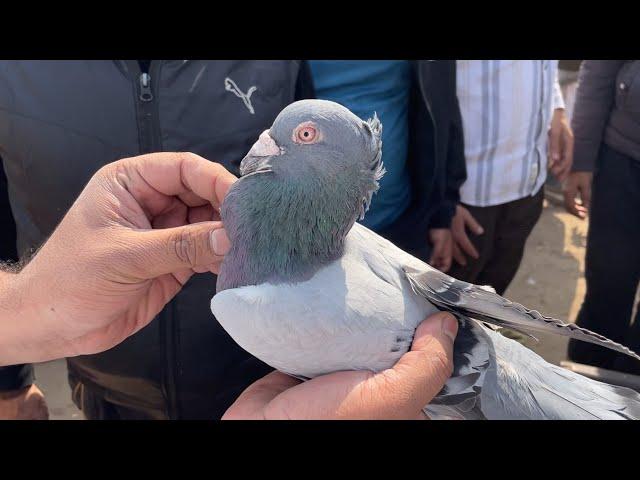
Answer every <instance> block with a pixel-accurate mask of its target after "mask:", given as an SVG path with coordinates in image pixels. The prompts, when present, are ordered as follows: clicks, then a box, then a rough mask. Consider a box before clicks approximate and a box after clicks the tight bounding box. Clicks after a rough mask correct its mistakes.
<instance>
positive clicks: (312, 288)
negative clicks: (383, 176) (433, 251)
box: [211, 224, 640, 419]
mask: <svg viewBox="0 0 640 480" xmlns="http://www.w3.org/2000/svg"><path fill="white" fill-rule="evenodd" d="M407 267H410V268H413V269H415V270H418V271H433V272H436V274H439V275H443V274H441V273H439V272H437V271H435V270H433V269H432V268H431V267H429V266H428V265H427V264H425V263H423V262H421V261H420V260H418V259H416V258H415V257H412V256H411V255H409V254H407V253H405V252H404V251H402V250H400V249H398V248H397V247H395V246H394V245H393V244H391V243H390V242H388V241H386V240H384V239H383V238H381V237H380V236H378V235H376V234H375V233H373V232H371V231H370V230H368V229H366V228H365V227H363V226H361V225H359V224H355V225H354V226H353V228H352V229H351V231H350V232H349V234H348V235H347V237H346V241H345V247H344V253H343V255H342V257H341V258H340V259H338V260H335V261H333V262H331V263H329V264H328V265H327V266H325V267H323V268H321V269H319V270H318V271H317V272H316V273H315V274H314V275H313V276H312V277H311V278H310V279H308V280H304V281H300V282H296V283H279V284H272V283H264V284H261V285H255V286H244V287H240V288H233V289H228V290H224V291H222V292H220V293H219V294H217V295H216V296H215V297H214V298H213V300H212V302H211V308H212V311H213V313H214V314H215V316H216V318H217V319H218V320H219V321H220V323H221V324H222V326H223V327H224V328H225V330H226V331H227V332H228V333H229V335H231V337H232V338H233V339H234V340H235V341H236V342H237V343H238V344H239V345H240V346H241V347H242V348H244V349H245V350H247V351H248V352H249V353H251V354H252V355H254V356H256V357H257V358H259V359H261V360H262V361H264V362H265V363H267V364H269V365H271V366H273V367H274V368H277V369H278V370H280V371H283V372H285V373H288V374H290V375H293V376H296V377H300V378H313V377H315V376H318V375H322V374H326V373H330V372H335V371H339V370H363V369H364V370H373V371H380V370H384V369H386V368H390V367H392V366H393V365H394V364H395V363H396V362H397V361H398V359H399V358H400V357H401V356H402V355H403V354H404V353H406V352H407V350H408V349H409V348H410V346H411V342H412V340H413V334H414V331H415V329H416V327H417V326H418V324H419V323H420V322H421V321H422V320H424V319H425V318H426V317H427V316H429V315H431V314H432V313H435V312H436V311H438V310H439V309H438V308H437V307H435V306H434V305H433V304H432V303H431V302H429V301H428V300H427V299H426V298H424V297H423V296H421V295H419V294H417V293H415V292H414V290H413V288H412V286H411V284H410V282H409V280H408V279H407V277H406V275H405V273H404V271H403V269H405V268H407ZM443 276H444V275H443ZM474 344H475V345H474ZM472 345H473V346H474V347H475V348H469V347H470V346H472ZM471 352H473V354H474V356H473V355H472V356H471V358H469V357H470V356H469V354H470V353H471ZM455 356H456V360H457V361H456V360H454V364H456V371H455V372H454V375H453V376H452V378H451V380H449V382H448V384H447V386H446V387H445V389H444V391H443V392H442V394H441V395H440V396H438V397H436V398H435V399H434V402H433V405H431V406H429V407H427V408H426V411H427V412H428V413H429V414H430V415H431V416H432V417H435V418H488V419H563V418H566V419H596V418H602V419H615V418H619V419H622V418H628V417H631V418H640V395H638V394H637V393H635V392H633V391H632V390H628V389H624V388H619V387H611V386H609V385H606V384H603V383H600V382H596V381H593V380H589V379H587V378H585V377H582V376H580V375H578V374H575V373H573V372H569V371H567V370H564V369H562V368H560V367H556V366H554V365H550V364H549V363H547V362H546V361H545V360H544V359H542V358H541V357H540V356H538V355H537V354H535V353H534V352H532V351H531V350H529V349H528V348H526V347H524V346H522V345H521V344H519V343H517V342H515V341H513V340H510V339H508V338H505V337H503V336H502V335H500V334H499V333H496V332H495V331H493V330H491V329H489V328H487V327H485V326H482V325H481V324H480V323H479V322H476V321H475V320H470V319H466V320H465V321H464V322H463V324H462V325H461V328H460V330H459V333H458V339H457V340H456V353H455ZM469 365H472V366H473V367H471V368H469Z"/></svg>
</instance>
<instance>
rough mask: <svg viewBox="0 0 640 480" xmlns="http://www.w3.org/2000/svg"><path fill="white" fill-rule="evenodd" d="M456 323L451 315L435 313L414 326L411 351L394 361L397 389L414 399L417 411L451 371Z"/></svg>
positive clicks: (443, 382) (442, 383) (438, 390)
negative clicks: (397, 380) (414, 331)
mask: <svg viewBox="0 0 640 480" xmlns="http://www.w3.org/2000/svg"><path fill="white" fill-rule="evenodd" d="M457 333H458V322H457V320H456V319H455V317H454V316H453V315H451V314H450V313H446V312H439V313H436V314H434V315H432V316H431V317H429V318H428V319H427V320H425V321H424V322H422V323H421V324H420V325H419V326H418V328H417V329H416V333H415V336H414V339H413V344H412V346H411V351H409V352H407V353H405V354H404V355H403V356H402V357H401V358H400V360H398V362H397V363H396V364H395V366H394V367H393V370H395V371H396V372H397V378H398V379H399V382H398V383H400V385H396V388H398V390H400V391H403V392H405V393H406V395H407V398H410V399H412V401H413V402H415V405H414V406H415V408H417V411H419V410H421V409H422V407H424V406H425V405H427V404H428V403H429V402H430V401H431V399H433V397H435V396H436V395H437V394H438V392H440V390H441V389H442V387H443V386H444V384H445V382H446V381H447V380H448V379H449V377H450V376H451V373H452V371H453V343H454V339H455V337H456V334H457Z"/></svg>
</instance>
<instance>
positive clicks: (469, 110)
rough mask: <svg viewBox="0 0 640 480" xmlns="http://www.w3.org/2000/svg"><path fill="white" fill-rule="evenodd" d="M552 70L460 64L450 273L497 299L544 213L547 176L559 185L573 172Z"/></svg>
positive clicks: (540, 65) (526, 64) (539, 63)
mask: <svg viewBox="0 0 640 480" xmlns="http://www.w3.org/2000/svg"><path fill="white" fill-rule="evenodd" d="M557 63H558V62H557V60H459V61H457V94H458V101H459V103H460V110H461V112H462V120H463V125H464V143H465V157H466V161H467V181H466V182H465V183H464V185H462V188H461V190H460V196H461V203H460V204H459V205H458V207H457V210H456V215H455V217H454V219H453V223H452V234H453V240H454V244H453V256H454V259H455V261H456V263H457V264H454V266H453V267H452V269H451V271H450V274H451V275H452V276H454V277H456V278H458V279H460V280H464V281H468V282H472V283H476V284H480V285H490V286H492V287H493V288H495V289H496V291H497V292H498V293H499V294H500V295H502V294H503V293H504V291H505V290H506V289H507V287H508V286H509V284H510V283H511V281H512V280H513V277H514V276H515V274H516V272H517V271H518V267H519V266H520V262H521V260H522V255H523V253H524V247H525V243H526V241H527V238H528V236H529V234H530V233H531V231H532V230H533V227H534V226H535V224H536V223H537V221H538V219H539V218H540V214H541V213H542V203H543V186H544V183H545V180H546V178H547V169H550V170H551V172H552V173H553V174H554V175H555V176H556V177H557V178H558V179H559V180H563V179H564V178H565V177H566V176H567V174H568V173H569V170H570V168H571V162H572V158H573V153H572V152H573V136H572V133H571V129H570V127H569V124H568V121H567V119H566V116H565V113H564V103H563V99H562V94H561V92H560V87H559V85H558V79H557ZM467 229H469V230H470V232H471V235H468V233H467Z"/></svg>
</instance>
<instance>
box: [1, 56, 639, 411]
mask: <svg viewBox="0 0 640 480" xmlns="http://www.w3.org/2000/svg"><path fill="white" fill-rule="evenodd" d="M0 67H1V68H0V157H1V159H2V163H3V167H4V168H3V169H0V259H1V260H4V261H23V262H24V261H27V260H28V258H29V257H30V256H32V255H33V254H34V252H36V251H37V249H38V247H39V246H40V245H41V244H42V242H43V241H44V240H45V239H46V238H47V236H48V235H49V234H50V233H51V231H52V230H53V229H54V228H55V226H56V224H57V223H58V222H59V221H60V219H61V218H62V216H63V215H64V213H65V212H66V210H67V209H68V208H69V206H70V205H71V203H73V201H74V199H75V197H76V196H77V195H78V194H79V192H80V191H81V189H82V188H83V186H84V184H85V183H86V181H87V180H88V178H89V177H90V176H91V175H92V174H93V173H94V172H95V171H96V170H97V169H99V168H100V167H101V166H102V165H104V164H106V163H109V162H111V161H114V160H117V159H119V158H123V157H127V156H134V155H138V154H141V153H147V152H152V151H160V150H169V151H192V152H195V153H198V154H199V155H201V156H204V157H205V158H208V159H210V160H213V161H218V162H220V163H222V164H223V165H225V167H227V168H228V169H229V170H230V171H232V172H233V173H235V174H236V175H238V174H239V171H238V166H239V163H240V160H241V159H242V157H243V156H244V154H245V153H246V151H247V150H248V149H249V147H250V146H251V145H252V144H253V142H254V141H255V139H256V138H257V137H258V135H259V134H260V133H261V132H262V131H263V130H264V129H266V128H268V127H269V126H270V125H271V123H272V122H273V119H274V118H275V116H276V115H277V114H278V113H279V111H280V110H281V109H282V108H284V107H285V106H286V105H287V104H289V103H291V102H293V101H295V100H299V99H304V98H321V99H328V100H332V101H335V102H338V103H340V104H342V105H344V106H346V107H347V108H349V109H350V110H352V111H353V112H354V113H355V114H356V115H358V116H360V117H361V118H363V119H367V118H370V117H372V116H373V115H374V113H375V114H377V115H378V117H379V118H380V120H381V122H382V124H383V162H384V165H385V168H386V171H387V173H386V175H385V176H384V177H383V178H382V180H381V186H380V190H379V191H378V193H377V194H376V195H375V196H374V198H373V201H372V203H371V207H370V210H369V211H368V212H367V214H366V216H365V218H364V219H363V220H362V223H363V224H364V225H366V226H367V227H369V228H371V229H372V230H374V231H376V232H378V233H379V234H381V235H382V236H384V237H386V238H388V239H389V240H391V241H392V242H394V243H395V244H397V245H398V246H400V247H401V248H403V249H405V250H406V251H408V252H410V253H412V254H413V255H415V256H417V257H419V258H421V259H423V260H424V261H426V262H428V263H430V264H431V265H432V266H434V267H436V268H438V269H440V270H442V271H444V272H448V273H449V274H451V275H452V276H454V277H456V278H458V279H460V280H465V281H469V282H472V283H476V284H480V285H490V286H492V287H493V288H495V289H496V291H497V292H498V293H500V294H503V293H504V292H507V295H506V296H507V297H508V298H512V299H513V300H516V301H519V302H521V303H524V304H526V305H527V306H528V307H531V308H536V309H539V310H541V311H542V312H543V313H546V314H554V315H556V316H559V317H560V318H562V319H563V320H566V321H570V322H577V323H578V324H579V325H581V326H582V327H585V328H589V329H590V330H593V331H595V332H597V333H600V334H602V335H605V336H607V337H609V338H611V339H613V340H614V341H617V342H620V343H623V344H625V345H627V346H629V347H630V348H631V349H633V350H636V351H638V350H640V323H639V322H638V320H639V318H638V316H640V314H638V313H637V305H636V303H637V297H638V284H639V282H640V249H639V248H638V246H640V216H639V214H638V211H640V62H638V61H634V60H626V61H618V60H585V61H580V60H561V61H557V60H458V61H455V60H423V61H404V60H389V61H387V60H376V61H373V60H354V61H346V60H339V61H338V60H310V61H294V60H291V61H288V60H287V61H186V60H125V61H69V62H68V61H27V62H16V61H10V62H1V65H0ZM554 219H555V220H557V219H559V222H560V223H561V225H562V228H563V231H562V233H561V234H557V235H556V234H552V233H550V231H551V230H552V229H553V227H552V225H553V223H554ZM556 223H557V221H556ZM576 243H577V245H578V246H577V247H576ZM549 251H552V252H555V255H556V256H555V257H554V255H553V254H549ZM567 252H569V253H567ZM576 252H577V253H576ZM567 255H570V256H571V258H572V259H573V260H574V262H573V263H569V264H568V265H567V266H563V265H565V264H563V263H562V262H563V258H562V257H563V256H564V257H566V256H567ZM523 258H524V263H523ZM558 266H561V268H560V269H559V270H558ZM62 274H64V272H61V275H62ZM583 277H584V278H583ZM514 279H515V281H514ZM512 284H513V285H512ZM541 288H542V289H541ZM214 291H215V277H213V276H212V275H196V276H194V278H192V280H190V282H189V283H188V285H187V286H186V287H185V289H184V291H183V292H181V293H180V294H179V295H178V296H177V297H176V298H175V299H174V300H173V301H172V302H171V303H170V304H169V305H167V307H166V308H165V310H164V311H163V312H162V313H161V314H160V318H159V320H160V321H157V322H152V323H151V324H150V325H149V326H148V327H146V328H145V329H143V330H142V331H140V332H139V333H137V334H136V335H134V336H133V337H131V338H130V339H128V340H127V341H125V342H123V344H121V345H119V346H117V347H115V348H113V349H111V350H109V351H107V352H104V353H101V354H97V355H91V356H84V357H76V358H73V359H68V360H67V367H68V373H65V375H67V377H68V384H69V388H67V387H66V385H65V386H64V388H63V389H62V390H60V388H61V385H60V384H57V385H55V388H56V389H57V391H63V392H64V395H66V396H67V397H66V398H67V399H68V400H66V401H65V405H67V404H68V406H69V407H72V408H73V409H74V410H75V408H76V407H77V408H78V409H79V410H80V411H81V412H82V415H83V416H84V417H86V418H89V419H165V418H171V419H178V418H209V419H210V418H219V417H220V416H221V415H222V413H223V412H224V411H225V410H226V408H227V407H228V406H229V405H230V404H231V403H232V401H233V400H234V399H235V398H236V397H237V396H238V395H239V394H240V392H241V391H242V390H243V389H244V388H246V386H248V385H249V384H250V383H252V382H253V381H255V380H256V379H258V378H260V377H262V376H263V375H264V374H266V373H267V372H268V371H269V367H268V366H266V365H264V364H262V363H261V362H259V361H258V360H257V359H255V358H252V357H251V356H250V355H249V354H248V353H246V352H244V351H243V350H242V349H240V348H239V347H238V346H237V345H235V343H234V342H233V340H231V339H230V338H229V337H228V335H227V334H226V332H224V330H222V328H221V327H220V326H219V325H218V324H217V322H215V321H214V320H213V319H212V318H211V314H210V312H209V309H208V308H207V307H206V306H207V305H208V304H209V300H210V298H211V295H212V294H213V292H214ZM535 293H537V295H538V297H536V296H535ZM569 297H570V298H569ZM554 299H559V300H558V301H555V300H554ZM559 303H563V305H564V307H563V308H560V309H559V307H558V304H559ZM568 304H571V305H570V306H567V305H568ZM634 316H635V321H634ZM505 335H508V336H511V337H512V338H514V339H516V340H518V341H522V342H523V343H525V344H528V343H527V342H528V340H527V339H525V338H524V337H521V336H520V335H519V334H517V333H516V332H505ZM542 340H543V341H542V342H541V344H544V343H545V339H542ZM532 348H534V349H538V348H540V347H539V346H532ZM539 353H541V354H543V356H545V357H546V358H547V359H550V360H552V361H556V362H559V361H560V360H563V359H565V358H568V359H570V360H572V361H573V362H576V363H578V364H586V365H590V366H594V367H598V368H600V369H606V370H612V371H616V372H621V373H624V374H627V375H637V374H640V367H639V366H638V365H636V364H634V363H633V361H632V360H631V361H630V360H629V359H628V357H624V356H622V355H619V354H616V353H615V352H611V351H608V350H604V349H602V348H600V347H597V346H593V345H590V344H586V343H575V342H569V345H568V349H567V346H566V343H564V344H559V343H557V342H556V343H552V342H550V343H549V344H548V346H547V347H546V348H545V349H542V348H541V349H540V351H539ZM549 357H552V358H549ZM60 365H62V364H61V363H60V362H56V363H55V366H56V369H55V372H56V375H58V376H57V377H55V378H59V375H60V371H59V367H60ZM39 368H40V371H41V372H42V374H41V375H40V374H39V375H38V378H36V375H34V366H32V365H16V366H12V367H4V368H0V418H47V417H48V416H49V407H51V405H49V406H48V405H47V397H46V396H45V394H44V393H43V390H46V389H41V388H39V387H38V385H39V383H40V377H43V378H42V380H44V381H45V382H46V381H47V377H48V376H49V375H53V372H54V369H53V368H52V367H51V365H49V366H44V367H42V366H40V367H39ZM609 381H611V379H609ZM49 382H51V380H49ZM50 384H51V383H50ZM49 388H53V387H49ZM69 389H70V390H71V394H70V395H69V393H68V392H69ZM71 401H72V402H73V404H72V403H71ZM73 405H74V406H73ZM55 408H58V407H55ZM58 410H59V411H58V413H59V414H60V415H58V416H65V415H67V414H68V412H69V410H68V409H67V410H64V409H63V410H64V412H62V411H61V410H60V408H58ZM61 412H62V413H64V414H62V413H61ZM75 412H78V410H75ZM56 415H57V414H56V412H55V411H53V415H52V416H54V417H55V416H56ZM73 415H75V416H78V417H79V414H78V413H74V414H73Z"/></svg>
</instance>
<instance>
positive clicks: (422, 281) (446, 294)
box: [404, 267, 640, 360]
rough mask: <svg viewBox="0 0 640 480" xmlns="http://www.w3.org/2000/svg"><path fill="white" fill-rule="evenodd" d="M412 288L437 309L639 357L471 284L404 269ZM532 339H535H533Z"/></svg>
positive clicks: (607, 340)
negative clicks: (573, 339) (545, 333)
mask: <svg viewBox="0 0 640 480" xmlns="http://www.w3.org/2000/svg"><path fill="white" fill-rule="evenodd" d="M404 271H405V274H406V275H407V278H408V279H409V282H410V283H411V286H412V288H413V289H414V291H415V292H416V294H418V295H423V296H424V297H426V298H427V299H428V300H429V301H431V302H432V303H434V304H435V305H437V306H438V307H440V308H442V309H446V310H450V311H453V312H459V313H462V314H464V315H468V316H469V317H471V318H475V319H477V320H481V321H483V322H487V323H492V324H494V325H498V326H500V327H507V328H511V329H513V330H519V331H524V333H525V334H529V332H531V331H533V332H536V331H537V332H547V333H553V334H556V335H562V336H566V337H570V338H575V339H576V340H582V341H585V342H589V343H594V344H596V345H600V346H603V347H606V348H609V349H611V350H615V351H617V352H620V353H624V354H626V355H629V356H631V357H634V358H636V359H638V360H640V356H639V355H638V354H636V353H635V352H633V351H631V350H630V349H628V348H627V347H625V346H624V345H621V344H619V343H616V342H614V341H612V340H609V339H608V338H606V337H604V336H602V335H600V334H598V333H595V332H592V331H591V330H587V329H586V328H582V327H578V326H577V325H574V324H570V323H564V322H561V321H560V320H556V319H554V318H551V317H546V316H544V315H542V314H540V313H539V312H537V311H536V310H529V309H528V308H526V307H524V306H522V305H520V304H518V303H515V302H511V301H509V300H507V299H506V298H503V297H501V296H500V295H497V294H495V293H492V292H489V291H487V290H485V289H481V288H479V287H477V286H475V285H473V284H471V283H467V282H462V281H460V280H456V279H455V278H453V277H450V276H448V275H445V274H444V273H442V272H439V271H437V270H427V269H422V270H417V269H415V268H412V267H404ZM534 338H535V337H534Z"/></svg>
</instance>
